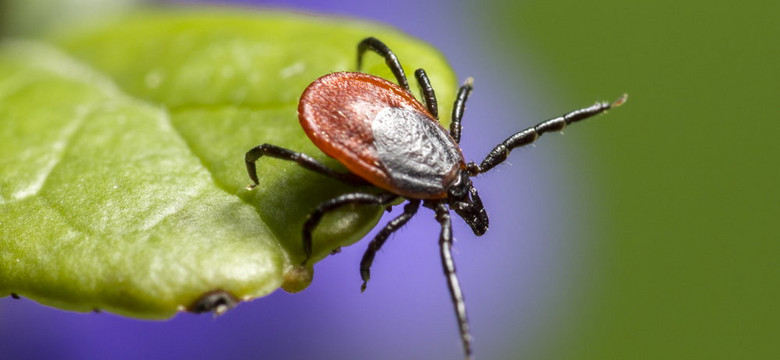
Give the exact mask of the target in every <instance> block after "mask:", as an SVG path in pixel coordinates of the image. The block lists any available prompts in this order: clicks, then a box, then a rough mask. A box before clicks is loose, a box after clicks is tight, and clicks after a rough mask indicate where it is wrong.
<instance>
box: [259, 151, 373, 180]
mask: <svg viewBox="0 0 780 360" xmlns="http://www.w3.org/2000/svg"><path fill="white" fill-rule="evenodd" d="M263 156H270V157H273V158H277V159H282V160H289V161H295V162H296V163H298V165H300V166H302V167H304V168H306V169H309V170H312V171H314V172H317V173H320V174H322V175H325V176H329V177H332V178H334V179H336V180H339V181H342V182H344V183H347V184H349V185H354V186H362V185H368V183H367V182H366V181H365V180H363V179H362V178H360V177H359V176H357V175H355V174H352V173H340V172H338V171H335V170H333V169H331V168H329V167H327V166H325V165H324V164H322V163H320V162H319V161H317V160H314V158H312V157H311V156H309V155H306V154H303V153H299V152H295V151H292V150H288V149H285V148H281V147H278V146H276V145H271V144H263V145H259V146H256V147H254V148H252V150H249V151H248V152H247V153H246V156H245V158H244V160H245V161H246V171H247V172H248V173H249V178H250V179H252V181H253V182H254V184H253V185H251V187H255V186H257V185H258V184H259V183H260V182H259V180H258V179H257V168H256V167H255V162H256V161H257V160H258V159H260V158H261V157H263Z"/></svg>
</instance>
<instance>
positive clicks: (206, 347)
mask: <svg viewBox="0 0 780 360" xmlns="http://www.w3.org/2000/svg"><path fill="white" fill-rule="evenodd" d="M222 3H224V2H222ZM180 4H181V5H182V6H185V5H184V4H182V3H181V2H180ZM234 4H241V5H242V6H250V5H252V4H254V5H264V6H272V7H276V8H289V9H293V10H295V11H299V12H312V13H318V14H335V15H341V16H345V15H346V16H350V17H357V18H362V19H367V20H374V21H379V22H382V23H386V24H390V25H392V26H394V27H397V28H399V29H401V30H402V31H404V32H406V33H408V34H410V35H412V36H415V37H418V38H421V39H423V40H425V41H427V42H429V43H431V44H433V45H434V46H435V47H437V48H438V49H440V51H442V52H443V53H444V54H445V56H446V57H447V58H448V59H449V61H450V62H451V64H452V66H453V68H454V69H455V71H456V73H457V74H458V76H459V79H460V81H463V80H464V79H465V78H466V77H468V76H472V77H474V79H475V88H476V91H475V92H474V93H473V94H472V97H471V98H470V102H469V106H468V110H467V111H466V115H465V119H464V135H463V143H462V145H463V148H464V153H465V154H466V157H467V159H468V160H475V161H478V160H480V159H481V158H482V157H483V156H484V155H485V154H486V153H487V152H488V151H489V150H490V149H491V148H492V146H494V145H495V144H496V143H498V142H500V141H502V140H503V139H505V138H506V137H507V136H508V135H510V134H511V133H513V132H515V131H517V130H520V129H521V128H525V127H527V126H529V125H532V124H534V123H536V122H538V121H541V120H544V119H546V118H548V117H550V116H553V115H558V113H560V112H563V111H567V110H571V109H570V108H573V107H574V106H577V105H588V104H571V103H570V102H568V101H565V100H566V99H549V100H550V101H551V102H552V104H543V103H542V102H541V100H540V97H541V96H538V95H537V96H535V95H534V90H533V89H534V82H540V81H544V80H545V75H544V74H540V73H539V70H540V69H533V68H532V66H530V65H529V64H531V63H539V60H538V59H537V60H535V61H534V60H532V59H530V55H529V58H528V59H523V58H517V57H512V58H509V55H508V54H505V53H502V51H503V49H502V47H501V46H500V44H499V43H498V42H496V41H486V37H487V36H488V35H489V30H485V29H483V27H486V26H489V24H484V23H478V22H477V21H478V19H480V18H482V17H481V16H477V15H478V14H475V12H478V11H480V10H479V9H480V6H489V5H484V4H482V5H476V4H473V5H469V4H468V3H466V2H451V1H444V0H437V1H428V2H419V1H408V0H399V1H394V2H382V3H380V2H376V3H372V2H366V1H356V0H355V1H327V2H324V1H304V0H299V1H241V2H234ZM366 35H370V34H366ZM512 41H518V42H521V41H522V39H513V40H512ZM401 61H402V62H403V61H404V59H401ZM523 66H527V68H523ZM436 90H437V91H438V92H443V91H456V89H436ZM593 100H597V99H593ZM549 109H557V110H555V111H554V112H552V113H549V112H548V110H549ZM543 111H544V112H547V113H542V112H543ZM555 137H556V135H552V136H550V138H553V139H550V138H545V139H543V141H541V142H540V143H539V144H538V145H537V146H536V147H530V148H529V149H522V150H518V151H515V153H513V155H512V157H511V158H510V162H511V163H512V164H511V165H504V166H501V167H499V168H498V169H496V170H494V171H492V172H491V173H489V174H487V175H485V176H483V177H481V178H479V179H477V180H476V181H475V183H476V186H477V187H478V189H479V190H480V193H481V194H482V197H483V200H484V202H485V205H486V207H487V210H488V212H489V213H490V215H491V229H490V231H489V232H488V233H487V234H486V235H485V236H483V237H481V238H477V237H475V236H474V235H473V234H472V233H471V231H470V230H469V229H468V227H467V226H466V225H465V224H464V223H463V222H462V221H461V220H460V219H458V220H455V222H454V224H455V229H454V231H455V235H456V237H457V240H458V241H457V243H456V244H455V248H454V249H455V257H456V262H457V266H458V274H459V277H460V280H461V283H462V286H463V289H464V292H465V296H466V301H467V305H468V309H469V316H470V320H471V326H472V332H473V335H474V338H475V345H474V346H475V351H476V354H477V358H480V359H499V358H537V357H539V356H540V355H543V354H545V353H547V352H548V351H549V350H550V348H551V347H554V346H555V345H556V344H557V343H558V342H559V341H560V340H561V338H562V337H565V336H566V335H567V334H568V333H569V331H570V329H571V326H573V325H572V324H567V323H565V321H564V320H563V319H566V318H567V314H570V313H572V312H576V311H577V309H576V304H577V303H578V302H579V301H578V298H579V297H583V296H586V295H585V294H586V293H585V292H583V291H582V285H581V284H583V283H587V281H588V280H587V279H586V277H587V276H588V275H587V273H586V272H584V271H582V269H585V268H587V266H585V265H586V264H587V261H593V260H592V259H589V258H590V255H588V254H585V253H583V251H584V250H583V249H585V248H586V244H584V243H583V241H582V240H583V239H585V238H591V237H593V236H594V234H593V233H594V232H596V231H598V229H593V228H588V222H589V216H595V215H593V214H590V213H588V212H587V211H586V209H585V208H584V205H585V204H588V203H593V202H595V201H596V199H597V197H598V195H597V194H593V193H581V192H578V191H577V189H576V188H575V187H573V185H574V184H576V183H579V182H584V183H585V184H586V185H585V186H583V187H582V188H586V187H587V183H588V182H589V179H590V178H589V174H588V172H587V169H588V168H589V167H590V164H587V163H586V161H587V159H586V156H587V154H584V153H583V150H584V149H582V148H580V149H577V150H576V152H575V153H574V154H573V155H571V154H567V155H566V157H567V158H568V159H570V160H569V161H570V163H563V162H562V159H563V158H564V154H565V152H567V151H571V150H572V149H573V148H574V147H573V146H572V145H571V144H569V145H567V144H566V143H567V141H566V140H567V139H566V138H565V137H564V138H563V139H561V138H555ZM580 145H581V144H580ZM569 155H571V156H569ZM570 174H572V175H570ZM397 210H400V209H397ZM391 216H392V215H391ZM389 218H390V216H388V217H386V218H385V219H383V221H382V223H384V222H386V221H387V219H389ZM438 231H439V229H438V226H437V225H436V223H435V221H434V220H433V214H432V213H431V212H430V211H429V210H427V209H422V210H421V211H420V213H419V215H418V216H417V217H416V218H415V219H414V220H412V221H411V223H410V224H409V225H408V226H407V227H406V228H404V229H402V230H401V231H399V232H398V233H397V235H395V236H394V237H393V238H391V239H390V240H389V241H388V243H387V245H386V246H385V248H384V251H383V252H381V253H380V254H378V256H377V260H376V262H375V266H374V268H373V273H372V281H371V282H370V284H369V287H368V289H367V291H366V292H365V293H364V294H361V293H360V283H361V281H360V277H359V273H358V264H359V262H360V257H361V255H362V253H363V251H364V249H365V247H366V246H367V240H364V241H361V242H359V243H357V244H356V245H353V246H351V247H349V248H345V249H343V251H342V252H341V253H340V254H338V255H336V256H333V257H330V258H328V259H325V260H324V261H322V262H321V263H319V264H318V265H317V266H316V276H315V280H314V282H313V283H312V285H311V286H310V287H309V288H308V289H307V290H306V291H304V292H302V293H299V294H287V293H285V292H283V291H281V290H280V291H278V292H276V293H274V294H272V295H270V296H267V297H265V298H261V299H257V300H255V301H253V302H251V303H246V304H242V305H240V306H238V307H237V308H236V309H234V310H232V311H230V312H228V313H227V314H225V315H223V316H221V317H219V318H216V319H214V318H213V317H212V316H209V315H192V314H180V315H178V316H176V317H175V318H173V319H171V320H169V321H141V320H134V319H127V318H122V317H118V316H115V315H112V314H77V313H70V312H64V311H59V310H55V309H52V308H48V307H43V306H41V305H38V304H36V303H34V302H32V301H29V300H26V299H22V300H12V299H10V298H3V299H0V354H2V355H0V357H1V358H3V359H47V358H57V359H109V358H110V359H139V358H145V359H184V358H190V359H200V358H219V359H244V358H264V359H369V358H370V359H430V358H436V359H444V358H446V359H457V358H461V357H462V349H461V345H460V340H459V337H458V331H457V327H456V323H455V319H454V314H453V310H452V305H451V303H450V299H449V295H448V292H447V287H446V283H445V279H444V277H443V275H442V271H441V264H440V262H439V255H438V245H437V238H438ZM586 234H587V236H586ZM369 236H370V235H369Z"/></svg>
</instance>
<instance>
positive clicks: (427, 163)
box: [298, 72, 466, 199]
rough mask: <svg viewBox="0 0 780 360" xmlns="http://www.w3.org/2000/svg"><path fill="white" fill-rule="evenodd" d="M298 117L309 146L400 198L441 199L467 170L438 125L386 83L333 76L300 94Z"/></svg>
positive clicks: (364, 77)
mask: <svg viewBox="0 0 780 360" xmlns="http://www.w3.org/2000/svg"><path fill="white" fill-rule="evenodd" d="M298 118H299V120H300V122H301V126H302V127H303V130H304V131H305V132H306V135H308V136H309V138H310V139H311V141H312V142H313V143H314V144H315V145H317V147H318V148H320V150H322V151H323V152H324V153H325V154H327V155H328V156H330V157H332V158H335V159H337V160H339V161H340V162H341V163H342V164H344V166H346V167H347V169H349V171H351V172H352V173H354V174H356V175H358V176H360V177H361V178H363V179H365V180H367V181H368V182H370V183H371V184H373V185H374V186H377V187H379V188H382V189H385V190H387V191H390V192H392V193H394V194H398V195H401V196H404V197H409V198H415V199H442V198H445V197H447V190H448V189H449V188H450V186H451V185H452V183H453V182H454V181H455V180H456V179H457V175H458V172H459V171H460V170H462V169H464V168H465V166H466V164H465V161H464V160H463V154H462V153H461V151H460V147H458V145H457V143H456V142H455V140H453V139H452V137H451V136H450V135H449V133H448V132H447V131H446V130H445V129H444V128H443V127H441V125H439V121H438V120H437V119H436V118H435V117H434V116H433V115H431V114H430V112H429V111H428V110H427V109H426V108H425V106H424V105H422V104H421V103H420V102H419V101H417V99H415V98H414V96H412V95H411V94H410V93H409V92H408V91H406V90H404V89H402V88H401V87H400V86H398V85H396V84H394V83H392V82H389V81H387V80H385V79H382V78H379V77H376V76H373V75H368V74H364V73H356V72H338V73H332V74H328V75H325V76H323V77H321V78H319V79H317V80H315V81H314V82H313V83H311V85H309V86H308V87H307V88H306V90H304V92H303V95H301V101H300V103H299V105H298Z"/></svg>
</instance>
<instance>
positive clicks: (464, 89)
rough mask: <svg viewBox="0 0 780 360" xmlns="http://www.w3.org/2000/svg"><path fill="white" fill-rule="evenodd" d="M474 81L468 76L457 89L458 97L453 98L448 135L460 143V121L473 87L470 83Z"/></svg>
mask: <svg viewBox="0 0 780 360" xmlns="http://www.w3.org/2000/svg"><path fill="white" fill-rule="evenodd" d="M473 83H474V80H473V79H472V78H468V80H466V82H465V83H464V84H463V86H461V87H460V89H459V90H458V97H457V98H455V104H454V105H453V106H452V122H451V123H450V135H452V138H453V139H455V142H457V143H458V144H460V132H461V126H460V121H461V119H462V118H463V112H464V111H465V110H466V100H468V99H469V94H471V90H474V87H473V86H472V85H471V84H473Z"/></svg>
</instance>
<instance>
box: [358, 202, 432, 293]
mask: <svg viewBox="0 0 780 360" xmlns="http://www.w3.org/2000/svg"><path fill="white" fill-rule="evenodd" d="M419 208H420V200H414V199H410V200H409V202H408V203H407V204H406V205H405V206H404V213H403V214H401V215H399V216H398V217H396V218H395V219H393V220H391V221H390V222H389V223H387V225H385V227H384V228H382V230H380V231H379V233H377V234H376V236H375V237H374V239H373V240H371V243H369V244H368V249H366V252H365V253H363V260H361V261H360V277H361V278H362V279H363V285H361V286H360V292H363V291H366V284H367V283H368V280H369V279H370V278H371V264H372V263H373V262H374V256H375V255H376V252H377V251H379V249H381V248H382V245H384V244H385V241H387V237H388V236H390V234H392V233H393V232H395V231H396V230H398V229H400V228H401V227H402V226H404V225H406V223H407V222H408V221H409V219H411V218H412V216H414V214H416V213H417V209H419Z"/></svg>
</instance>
